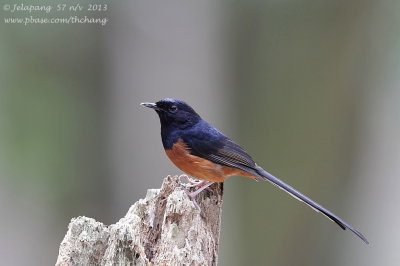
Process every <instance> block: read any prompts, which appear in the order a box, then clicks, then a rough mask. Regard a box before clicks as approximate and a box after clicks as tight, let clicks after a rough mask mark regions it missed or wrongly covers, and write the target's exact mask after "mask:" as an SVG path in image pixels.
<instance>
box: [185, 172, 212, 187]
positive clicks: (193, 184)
mask: <svg viewBox="0 0 400 266" xmlns="http://www.w3.org/2000/svg"><path fill="white" fill-rule="evenodd" d="M181 178H184V179H185V180H186V183H182V182H181V185H182V186H184V187H186V188H191V187H199V186H202V185H203V184H204V183H205V182H207V181H204V180H203V181H200V180H197V179H193V178H190V177H189V176H187V175H180V176H179V180H181Z"/></svg>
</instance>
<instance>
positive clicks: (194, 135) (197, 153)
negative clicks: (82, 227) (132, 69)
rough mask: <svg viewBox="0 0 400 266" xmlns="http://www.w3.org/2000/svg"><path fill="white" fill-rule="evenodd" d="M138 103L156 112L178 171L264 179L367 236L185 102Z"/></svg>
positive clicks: (218, 178)
mask: <svg viewBox="0 0 400 266" xmlns="http://www.w3.org/2000/svg"><path fill="white" fill-rule="evenodd" d="M142 105H144V106H146V107H150V108H152V109H154V110H155V111H156V112H157V114H158V116H159V118H160V123H161V138H162V143H163V146H164V149H165V151H166V153H167V155H168V157H169V158H170V159H171V161H172V162H174V164H175V165H176V166H177V167H178V168H180V169H181V170H182V171H184V172H186V173H188V174H189V175H192V176H194V177H196V178H199V179H205V180H208V181H211V182H223V181H224V180H225V179H226V178H227V177H229V176H231V175H242V176H246V177H250V178H255V179H259V180H267V181H269V182H271V183H272V184H274V185H275V186H277V187H279V188H281V189H283V190H284V191H286V192H287V193H289V194H290V195H291V196H293V197H295V198H296V199H298V200H300V201H302V202H304V203H306V204H307V205H308V206H310V207H311V208H313V209H314V210H316V211H318V212H321V213H322V214H324V215H325V216H326V217H328V218H329V219H330V220H332V221H334V222H335V223H337V224H338V225H339V226H340V227H341V228H342V229H344V230H345V229H349V230H350V231H352V232H353V233H355V234H356V235H357V236H358V237H360V238H361V239H362V240H363V241H364V242H365V243H367V244H368V240H367V239H366V238H365V237H364V236H363V235H362V234H361V233H360V232H359V231H357V230H356V229H354V228H353V227H352V226H351V225H349V224H348V223H346V222H345V221H344V220H342V219H341V218H339V217H338V216H336V215H335V214H334V213H332V212H330V211H329V210H327V209H326V208H324V207H323V206H321V205H320V204H318V203H316V202H314V201H313V200H311V199H310V198H308V197H307V196H305V195H303V194H302V193H300V192H299V191H297V190H296V189H294V188H293V187H291V186H289V185H287V184H286V183H284V182H283V181H281V180H280V179H278V178H276V177H275V176H273V175H272V174H270V173H268V172H267V171H265V170H264V169H262V168H261V167H260V166H258V165H257V164H256V163H255V162H254V160H253V159H252V158H251V157H250V155H249V154H248V153H247V152H246V151H245V150H244V149H243V148H241V147H240V146H239V145H237V144H236V143H235V142H234V141H232V140H231V139H229V138H228V137H226V136H225V135H224V134H223V133H221V132H220V131H219V130H217V129H216V128H215V127H213V126H212V125H210V124H209V123H207V122H206V121H204V120H203V119H202V118H201V117H200V116H199V115H198V114H197V113H196V112H195V111H194V109H193V108H192V107H190V106H189V105H188V104H186V103H185V102H183V101H180V100H175V99H169V98H167V99H164V100H161V101H158V102H157V103H143V104H142Z"/></svg>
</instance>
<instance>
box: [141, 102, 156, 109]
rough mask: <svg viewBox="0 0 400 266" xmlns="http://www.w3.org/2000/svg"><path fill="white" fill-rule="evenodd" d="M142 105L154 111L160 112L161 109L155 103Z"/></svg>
mask: <svg viewBox="0 0 400 266" xmlns="http://www.w3.org/2000/svg"><path fill="white" fill-rule="evenodd" d="M140 105H143V106H146V107H149V108H151V109H154V110H159V109H160V108H158V106H157V104H155V103H141V104H140Z"/></svg>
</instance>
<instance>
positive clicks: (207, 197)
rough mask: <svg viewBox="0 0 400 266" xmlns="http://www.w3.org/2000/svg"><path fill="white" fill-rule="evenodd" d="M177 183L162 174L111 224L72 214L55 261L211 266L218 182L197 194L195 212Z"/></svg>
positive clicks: (215, 243)
mask: <svg viewBox="0 0 400 266" xmlns="http://www.w3.org/2000/svg"><path fill="white" fill-rule="evenodd" d="M179 187H180V185H179V180H178V177H177V176H175V177H170V176H169V177H167V178H165V179H164V182H163V184H162V187H161V189H149V190H148V191H147V195H146V198H144V199H140V200H139V201H137V202H136V203H135V204H134V205H132V206H131V207H130V209H129V211H128V213H127V214H126V215H125V217H124V218H122V219H121V220H119V221H118V222H117V223H116V224H112V225H109V226H106V225H104V224H102V223H100V222H97V221H95V220H94V219H92V218H87V217H83V216H81V217H77V218H73V219H72V220H71V222H70V224H69V226H68V232H67V234H66V235H65V237H64V240H63V241H62V242H61V245H60V249H59V255H58V258H57V262H56V265H60V266H61V265H63V266H64V265H216V264H217V259H218V247H219V233H220V222H221V207H222V192H223V184H214V185H212V186H211V187H210V189H208V190H205V191H203V192H202V193H200V194H199V195H198V196H197V198H196V201H197V203H198V204H199V206H200V208H201V209H200V210H199V209H198V208H197V207H196V206H195V205H194V204H193V202H192V201H191V200H190V199H189V197H188V196H187V194H186V193H185V191H183V190H181V189H180V188H179Z"/></svg>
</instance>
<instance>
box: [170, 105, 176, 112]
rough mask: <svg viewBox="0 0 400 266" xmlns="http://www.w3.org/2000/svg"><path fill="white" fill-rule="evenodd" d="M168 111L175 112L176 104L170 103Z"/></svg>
mask: <svg viewBox="0 0 400 266" xmlns="http://www.w3.org/2000/svg"><path fill="white" fill-rule="evenodd" d="M169 111H170V112H171V113H175V112H176V111H178V107H177V106H176V105H171V106H170V107H169Z"/></svg>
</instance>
